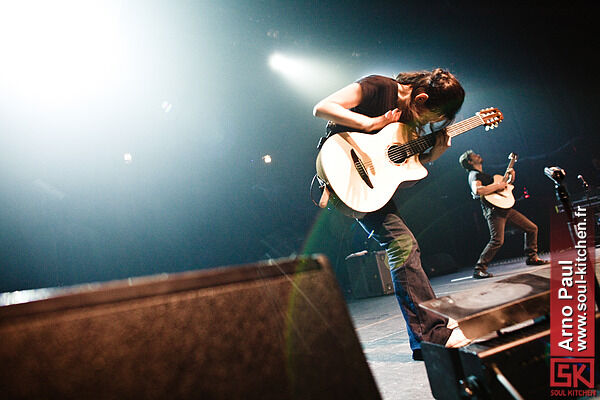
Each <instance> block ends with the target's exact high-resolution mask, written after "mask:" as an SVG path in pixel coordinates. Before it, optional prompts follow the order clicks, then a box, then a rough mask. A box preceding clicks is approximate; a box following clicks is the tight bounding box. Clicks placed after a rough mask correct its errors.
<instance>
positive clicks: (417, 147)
mask: <svg viewBox="0 0 600 400" xmlns="http://www.w3.org/2000/svg"><path fill="white" fill-rule="evenodd" d="M483 123H484V122H483V120H482V119H481V117H480V116H479V115H474V116H472V117H471V118H467V119H465V120H462V121H460V122H457V123H455V124H452V125H450V126H448V127H446V132H447V133H448V136H450V137H451V138H453V137H455V136H458V135H460V134H461V133H465V132H467V131H470V130H471V129H474V128H477V127H478V126H480V125H483ZM440 132H441V131H435V132H432V133H429V134H427V135H425V136H421V137H420V138H418V139H415V140H411V141H410V142H408V143H406V144H405V146H406V147H407V149H406V150H407V153H408V154H407V156H408V157H410V156H414V155H416V154H420V153H422V152H424V151H425V150H427V149H429V148H430V147H433V145H434V144H435V139H436V137H437V135H438V134H439V133H440Z"/></svg>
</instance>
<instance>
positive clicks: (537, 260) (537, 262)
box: [525, 255, 549, 265]
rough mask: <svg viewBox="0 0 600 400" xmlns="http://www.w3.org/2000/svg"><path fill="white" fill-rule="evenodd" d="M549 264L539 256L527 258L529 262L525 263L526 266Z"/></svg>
mask: <svg viewBox="0 0 600 400" xmlns="http://www.w3.org/2000/svg"><path fill="white" fill-rule="evenodd" d="M548 263H549V261H546V260H542V259H541V258H539V257H538V256H537V255H535V256H532V257H527V260H526V261H525V264H527V265H544V264H548Z"/></svg>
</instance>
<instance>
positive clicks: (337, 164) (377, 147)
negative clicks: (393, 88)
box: [317, 122, 428, 217]
mask: <svg viewBox="0 0 600 400" xmlns="http://www.w3.org/2000/svg"><path fill="white" fill-rule="evenodd" d="M417 137H418V136H417V135H416V133H414V131H413V130H412V129H410V128H409V127H408V126H407V125H404V124H401V123H398V122H396V123H392V124H389V125H387V126H386V127H385V128H383V129H382V130H381V131H379V132H378V133H376V134H366V133H360V132H343V133H339V134H336V135H333V136H331V137H330V138H329V139H327V140H326V141H325V143H324V144H323V147H322V148H321V151H320V152H319V154H318V156H317V175H318V176H319V178H321V179H322V180H324V181H325V182H327V185H328V187H329V190H330V191H333V193H332V199H331V201H332V202H333V204H334V205H335V206H336V207H337V208H338V209H340V211H342V212H343V213H345V214H346V215H350V216H353V217H360V216H362V215H364V213H368V212H372V211H376V210H379V209H380V208H382V207H383V206H384V205H385V204H386V203H387V202H388V201H389V200H390V199H391V198H392V196H393V195H394V193H395V192H396V189H397V188H398V186H401V185H402V186H404V185H410V184H413V183H414V182H416V181H418V180H421V179H423V178H425V177H426V176H427V173H428V172H427V170H426V169H425V167H423V165H422V164H421V163H420V162H419V156H418V155H414V156H412V157H409V158H407V159H405V160H403V161H402V162H397V161H394V160H393V159H392V158H391V157H390V153H392V154H393V153H394V152H395V151H396V150H395V149H398V148H397V146H399V145H403V144H406V143H408V142H409V141H411V140H414V139H416V138H417ZM396 152H397V151H396ZM357 159H358V160H360V161H357ZM357 162H358V165H357ZM339 202H341V203H343V204H340V203H339Z"/></svg>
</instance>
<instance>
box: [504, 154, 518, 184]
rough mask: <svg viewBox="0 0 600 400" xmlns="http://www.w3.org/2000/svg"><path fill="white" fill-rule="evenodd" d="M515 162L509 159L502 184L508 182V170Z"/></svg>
mask: <svg viewBox="0 0 600 400" xmlns="http://www.w3.org/2000/svg"><path fill="white" fill-rule="evenodd" d="M515 161H516V160H515V159H514V158H511V159H510V162H509V163H508V167H506V172H505V173H504V178H503V180H504V182H508V177H509V175H510V169H511V168H512V167H514V166H515Z"/></svg>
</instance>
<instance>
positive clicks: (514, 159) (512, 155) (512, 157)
mask: <svg viewBox="0 0 600 400" xmlns="http://www.w3.org/2000/svg"><path fill="white" fill-rule="evenodd" d="M508 159H509V160H510V161H512V162H517V160H518V159H519V155H518V154H517V153H510V154H509V155H508Z"/></svg>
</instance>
